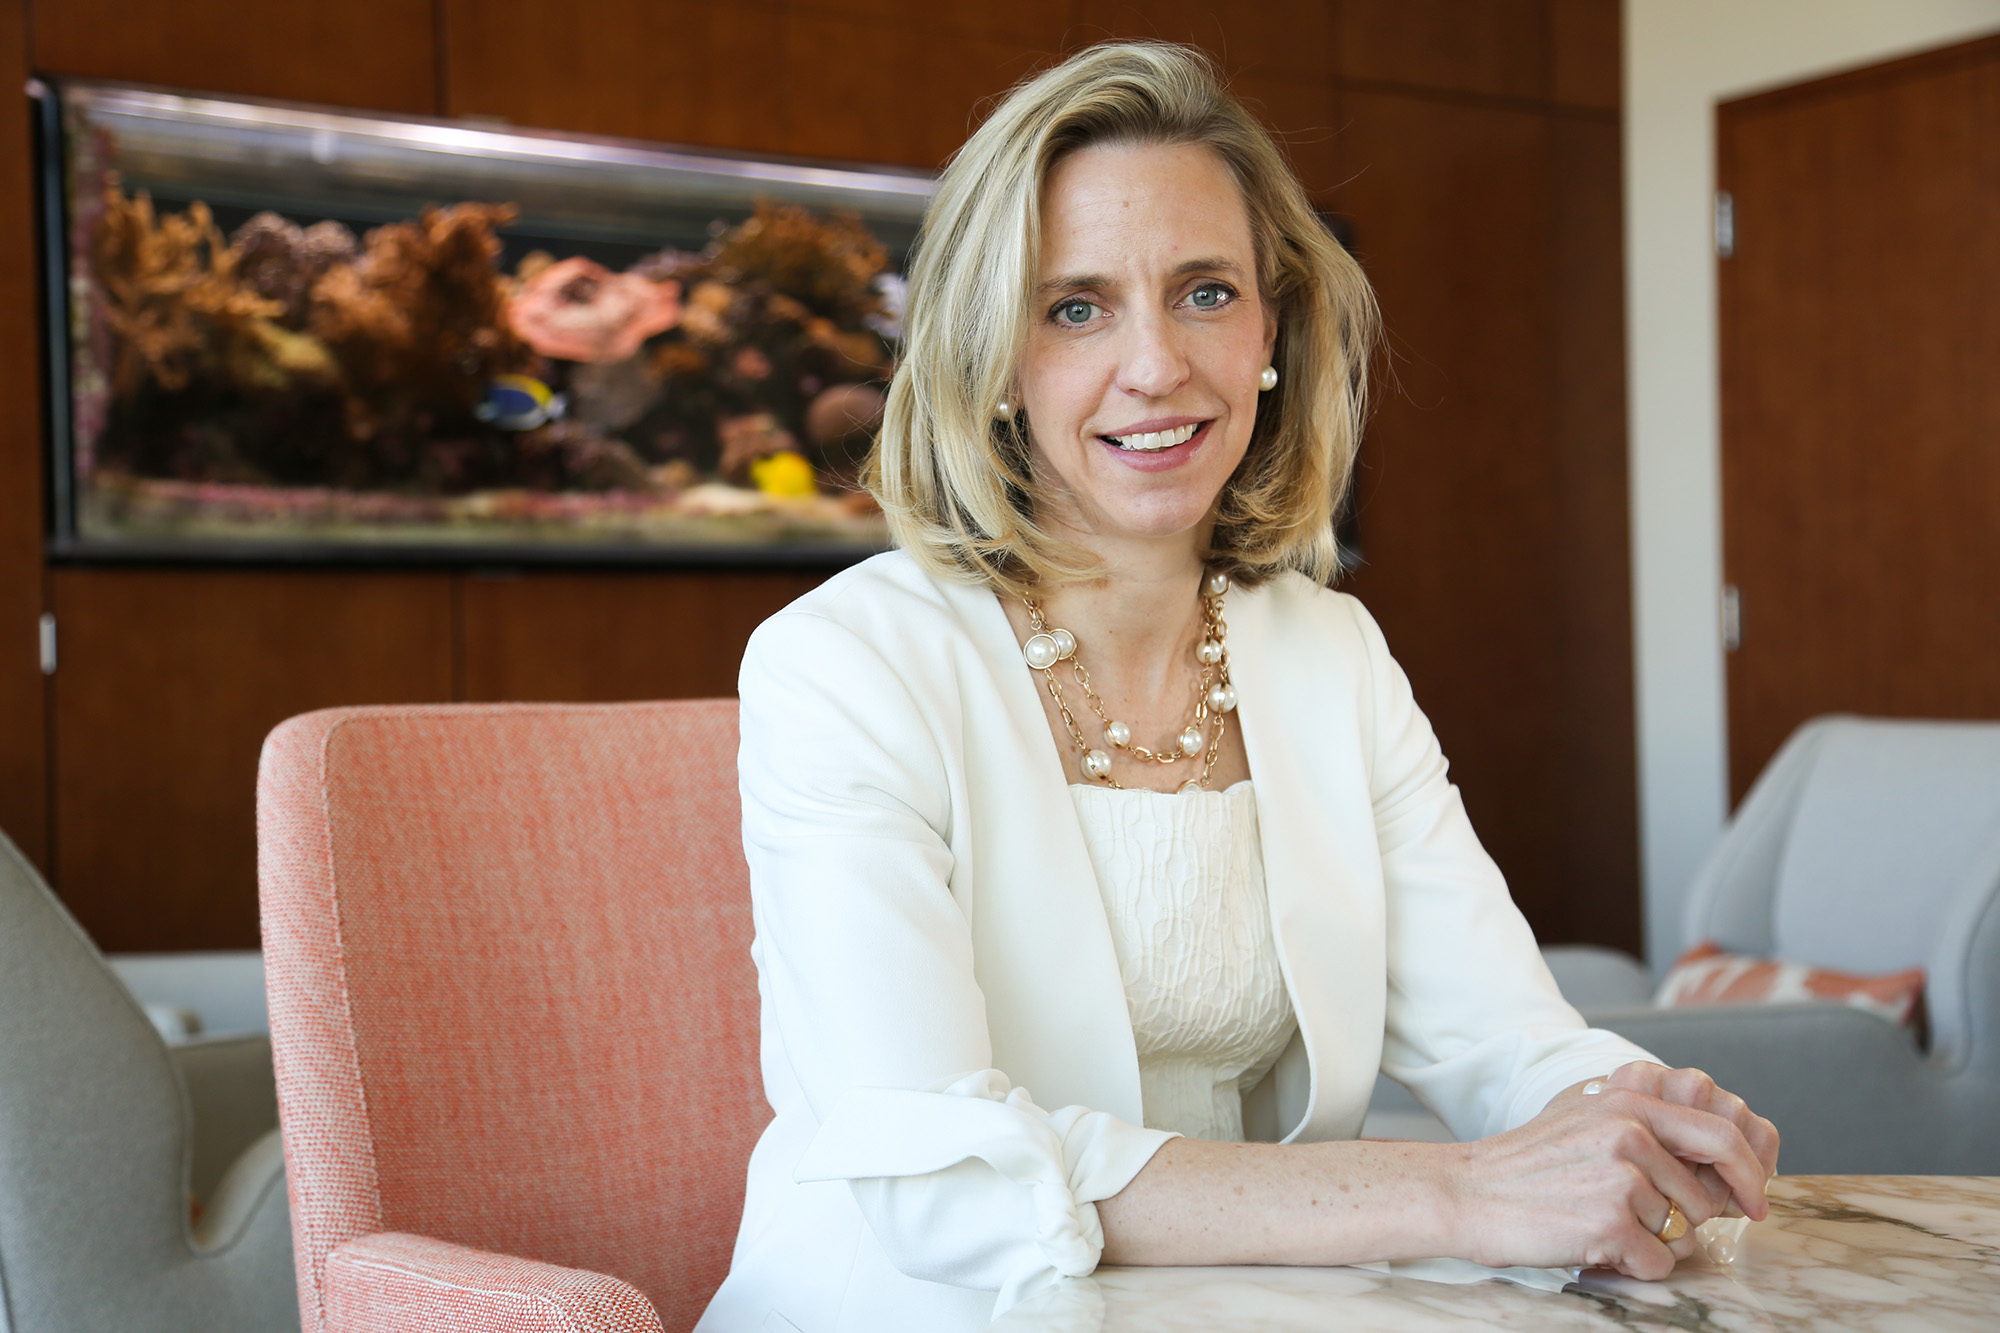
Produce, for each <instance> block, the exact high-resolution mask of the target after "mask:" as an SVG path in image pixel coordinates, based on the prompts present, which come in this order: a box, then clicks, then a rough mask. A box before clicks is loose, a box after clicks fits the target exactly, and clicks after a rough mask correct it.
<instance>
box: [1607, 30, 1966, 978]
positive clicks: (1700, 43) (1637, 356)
mask: <svg viewBox="0 0 2000 1333" xmlns="http://www.w3.org/2000/svg"><path fill="white" fill-rule="evenodd" d="M1995 29H2000V0H1625V265H1626V280H1625V281H1626V318H1627V320H1628V321H1629V324H1628V329H1627V332H1628V339H1627V344H1626V345H1627V349H1628V350H1627V356H1628V357H1629V364H1628V372H1629V379H1628V386H1629V394H1630V397H1629V403H1630V407H1629V411H1630V422H1629V424H1630V440H1631V484H1632V570H1633V618H1634V627H1633V628H1634V634H1635V636H1636V638H1635V642H1634V648H1635V656H1636V661H1637V673H1638V682H1637V685H1638V723H1639V818H1640V838H1641V846H1642V853H1643V857H1644V874H1645V891H1646V939H1647V951H1648V953H1649V955H1650V956H1651V959H1652V961H1653V963H1654V965H1655V966H1656V967H1658V966H1660V965H1662V964H1663V963H1664V962H1668V961H1671V960H1672V958H1673V956H1674V955H1675V954H1676V953H1678V952H1679V950H1680V949H1681V948H1682V947H1684V942H1683V941H1682V940H1681V934H1680V920H1681V903H1682V898H1683V894H1684V891H1685V889H1686V887H1687V885H1688V882H1689V880H1690V879H1692V878H1693V876H1694V873H1695V871H1696V870H1697V869H1698V868H1699V866H1700V864H1701V861H1702V858H1703V857H1705V856H1706V855H1707V854H1708V852H1709V850H1710V849H1711V848H1712V847H1713V846H1714V844H1715V840H1716V838H1717V836H1718V835H1719V834H1720V832H1721V829H1722V821H1723V817H1724V815H1725V813H1726V811H1727V806H1728V788H1727V786H1726V764H1725V755H1726V753H1727V751H1726V749H1725V744H1724V742H1725V717H1724V712H1723V709H1724V699H1723V664H1722V635H1721V626H1720V616H1719V613H1718V600H1719V597H1720V588H1721V584H1722V514H1721V482H1720V479H1721V469H1720V462H1719V449H1718V434H1719V429H1718V422H1719V416H1718V402H1717V397H1718V395H1717V388H1716V350H1715V340H1716V332H1715V303H1716V302H1715V259H1714V255H1713V250H1712V233H1711V211H1710V210H1711V208H1712V202H1711V201H1712V198H1713V192H1714V189H1715V104H1716V103H1717V102H1718V101H1727V100H1728V99H1730V98H1732V97H1737V96H1741V95H1742V94H1744V93H1748V92H1753V91H1756V90H1758V89H1761V88H1768V87H1777V86H1782V85H1785V84H1789V83H1797V82H1800V81H1802V80H1805V79H1810V78H1815V77H1818V76H1819V75H1822V74H1829V73H1832V72H1834V71H1836V70H1840V69H1847V68H1853V67H1855V66H1860V65H1871V64H1875V63H1876V62H1878V61H1881V60H1886V59H1890V58H1892V57H1895V56H1899V55H1907V54H1910V53H1912V52H1915V51H1921V50H1925V49H1927V48H1930V47H1935V46H1944V45H1948V44H1950V43H1952V42H1954V41H1960V40H1964V39H1966V38H1969V37H1973V36H1976V35H1979V34H1981V33H1984V32H1989V31H1993V30H1995Z"/></svg>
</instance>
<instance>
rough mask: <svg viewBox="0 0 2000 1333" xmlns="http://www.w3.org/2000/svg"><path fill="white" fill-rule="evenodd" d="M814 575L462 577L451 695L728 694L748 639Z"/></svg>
mask: <svg viewBox="0 0 2000 1333" xmlns="http://www.w3.org/2000/svg"><path fill="white" fill-rule="evenodd" d="M820 578H821V576H820V575H818V574H805V573H797V574H764V573H686V574H522V575H519V576H509V577H498V578H496V577H494V576H491V575H481V574H472V575H468V576H467V577H466V579H465V582H464V584H463V587H462V590H461V596H462V598H463V602H462V612H461V614H462V616H463V634H464V644H465V665H464V683H463V689H462V697H463V698H465V699H468V700H471V701H473V702H475V703H480V702H491V701H498V700H507V699H545V700H561V701H565V702H572V703H577V702H583V703H594V702H610V701H615V700H620V699H691V698H707V697H713V696H719V695H734V694H735V693H736V669H737V667H738V665H739V664H740V663H741V661H742V658H743V645H744V644H746V643H748V642H749V640H750V632H751V631H752V630H754V629H756V628H757V626H758V625H760V624H762V623H763V622H764V621H765V620H766V619H768V618H769V617H770V616H771V614H772V613H773V612H776V611H777V610H779V609H780V608H782V607H783V606H785V605H786V604H787V603H789V602H791V601H793V600H795V599H796V598H798V597H800V596H803V595H804V594H805V593H807V592H809V591H810V590H811V589H812V588H814V587H815V586H817V585H818V583H819V582H820Z"/></svg>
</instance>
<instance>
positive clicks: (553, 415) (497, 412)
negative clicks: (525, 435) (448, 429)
mask: <svg viewBox="0 0 2000 1333" xmlns="http://www.w3.org/2000/svg"><path fill="white" fill-rule="evenodd" d="M565 406H567V404H565V403H564V401H563V396H562V395H561V394H559V393H550V392H549V386H548V385H546V384H544V383H542V382H541V381H540V380H538V379H535V378H534V377H533V376H530V375H497V376H495V377H494V379H493V382H492V383H491V384H489V385H487V386H486V398H485V400H484V401H483V402H481V403H480V404H479V406H478V407H477V408H475V409H474V410H473V415H474V416H476V417H478V418H479V419H480V420H481V421H490V422H492V423H493V424H494V425H496V426H498V427H499V428H500V429H501V430H533V429H534V428H535V427H537V426H541V425H546V424H547V423H549V422H551V421H555V420H557V419H559V418H560V417H561V416H562V414H563V409H564V407H565Z"/></svg>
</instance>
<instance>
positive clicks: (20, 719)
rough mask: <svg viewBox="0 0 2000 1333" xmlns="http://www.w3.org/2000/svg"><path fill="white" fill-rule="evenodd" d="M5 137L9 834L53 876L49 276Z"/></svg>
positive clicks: (21, 42) (0, 564)
mask: <svg viewBox="0 0 2000 1333" xmlns="http://www.w3.org/2000/svg"><path fill="white" fill-rule="evenodd" d="M0 13H4V14H5V16H6V17H5V19H4V20H0V88H11V89H18V88H20V87H21V86H22V85H23V83H24V82H25V81H26V79H27V76H28V71H27V29H26V27H25V26H24V25H23V23H22V22H21V13H20V11H19V10H18V9H5V10H0ZM14 105H15V107H16V109H17V114H16V115H15V117H14V118H13V119H12V120H11V121H10V122H8V125H7V129H6V131H5V132H4V133H0V404H3V405H4V406H0V832H4V833H6V835H7V836H8V837H9V838H12V839H13V840H14V842H15V844H16V845H17V846H19V847H20V848H21V850H22V851H23V852H24V853H25V854H26V855H27V856H28V858H29V859H30V860H32V861H34V862H36V863H38V864H40V865H41V866H42V867H43V868H44V869H47V867H48V850H49V849H48V820H49V811H48V753H47V749H46V744H45V742H46V736H47V730H46V726H47V719H46V714H45V712H44V707H43V704H44V685H43V678H42V672H41V665H40V651H39V638H40V635H39V626H38V624H37V621H38V620H39V618H40V616H41V614H42V420H41V411H40V404H41V385H40V382H39V376H40V373H41V332H40V323H41V321H40V318H39V316H40V312H41V298H40V275H39V273H38V272H37V271H36V267H35V223H34V211H33V210H34V198H35V192H34V188H33V185H32V178H31V172H32V168H31V154H30V151H29V137H28V118H27V117H26V116H25V115H20V114H18V111H19V109H20V103H18V102H16V103H15V104H14Z"/></svg>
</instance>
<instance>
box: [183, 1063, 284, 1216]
mask: <svg viewBox="0 0 2000 1333" xmlns="http://www.w3.org/2000/svg"><path fill="white" fill-rule="evenodd" d="M167 1054H168V1055H170V1056H172V1057H173V1061H174V1066H175V1068H177V1069H179V1070H180V1075H181V1083H182V1085H183V1086H184V1087H186V1088H187V1095H188V1112H189V1114H190V1115H191V1116H192V1117H193V1122H192V1123H191V1124H190V1125H189V1127H188V1128H189V1131H190V1133H191V1135H192V1138H191V1147H192V1156H191V1157H190V1159H189V1166H188V1188H189V1189H190V1190H192V1191H194V1197H195V1198H197V1199H199V1200H200V1201H201V1203H202V1205H203V1207H204V1208H207V1207H210V1206H212V1205H213V1204H214V1202H215V1201H214V1198H213V1195H214V1193H215V1191H216V1189H217V1187H218V1186H219V1185H220V1184H221V1181H222V1177H223V1175H224V1173H226V1172H227V1171H228V1170H229V1167H230V1164H231V1163H233V1162H235V1161H236V1159H237V1158H239V1157H241V1156H242V1155H243V1153H244V1152H246V1151H247V1150H248V1149H249V1148H250V1146H251V1145H252V1144H254V1143H256V1142H257V1140H259V1139H260V1138H262V1137H264V1135H266V1134H268V1133H270V1132H271V1131H272V1130H275V1129H276V1128H277V1127H278V1084H277V1079H276V1078H275V1077H274V1076H273V1074H272V1072H271V1038H270V1035H269V1034H268V1033H263V1032H251V1033H246V1034H244V1035H242V1036H238V1037H197V1038H195V1039H194V1040H193V1041H190V1042H187V1043H184V1044H182V1045H179V1046H169V1047H168V1048H167Z"/></svg>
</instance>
